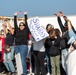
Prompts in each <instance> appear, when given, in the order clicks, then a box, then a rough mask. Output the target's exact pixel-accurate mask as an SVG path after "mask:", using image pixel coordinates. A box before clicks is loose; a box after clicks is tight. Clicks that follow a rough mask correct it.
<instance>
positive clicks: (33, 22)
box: [27, 17, 48, 41]
mask: <svg viewBox="0 0 76 75" xmlns="http://www.w3.org/2000/svg"><path fill="white" fill-rule="evenodd" d="M27 22H28V26H29V29H30V32H31V34H32V36H33V37H34V39H35V40H36V41H40V40H42V39H44V38H46V37H47V36H48V33H47V32H46V30H45V29H44V28H42V27H41V26H40V23H39V18H38V17H35V18H31V19H28V21H27Z"/></svg>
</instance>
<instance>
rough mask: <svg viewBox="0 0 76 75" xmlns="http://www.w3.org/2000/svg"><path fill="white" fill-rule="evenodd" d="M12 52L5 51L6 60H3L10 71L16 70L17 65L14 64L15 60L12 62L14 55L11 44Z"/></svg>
mask: <svg viewBox="0 0 76 75" xmlns="http://www.w3.org/2000/svg"><path fill="white" fill-rule="evenodd" d="M11 48H12V49H11V52H9V53H6V52H5V53H4V61H3V63H4V65H5V67H6V68H7V70H8V71H10V72H12V73H13V72H15V67H14V64H13V62H12V59H13V57H12V55H13V54H12V50H13V47H12V46H11Z"/></svg>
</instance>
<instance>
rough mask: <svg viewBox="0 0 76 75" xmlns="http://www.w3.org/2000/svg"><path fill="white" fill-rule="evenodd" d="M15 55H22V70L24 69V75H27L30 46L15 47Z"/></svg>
mask: <svg viewBox="0 0 76 75" xmlns="http://www.w3.org/2000/svg"><path fill="white" fill-rule="evenodd" d="M15 53H16V54H17V53H20V56H21V62H22V68H23V75H26V72H27V66H26V56H27V53H28V45H17V46H15Z"/></svg>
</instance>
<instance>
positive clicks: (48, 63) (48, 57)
mask: <svg viewBox="0 0 76 75" xmlns="http://www.w3.org/2000/svg"><path fill="white" fill-rule="evenodd" d="M48 50H49V49H46V61H47V72H49V73H51V67H50V56H49V52H48Z"/></svg>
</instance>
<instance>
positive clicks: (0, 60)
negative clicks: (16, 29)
mask: <svg viewBox="0 0 76 75" xmlns="http://www.w3.org/2000/svg"><path fill="white" fill-rule="evenodd" d="M0 40H2V56H1V59H0V62H2V60H3V58H4V49H3V46H4V43H5V42H4V40H5V38H1V37H0Z"/></svg>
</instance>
